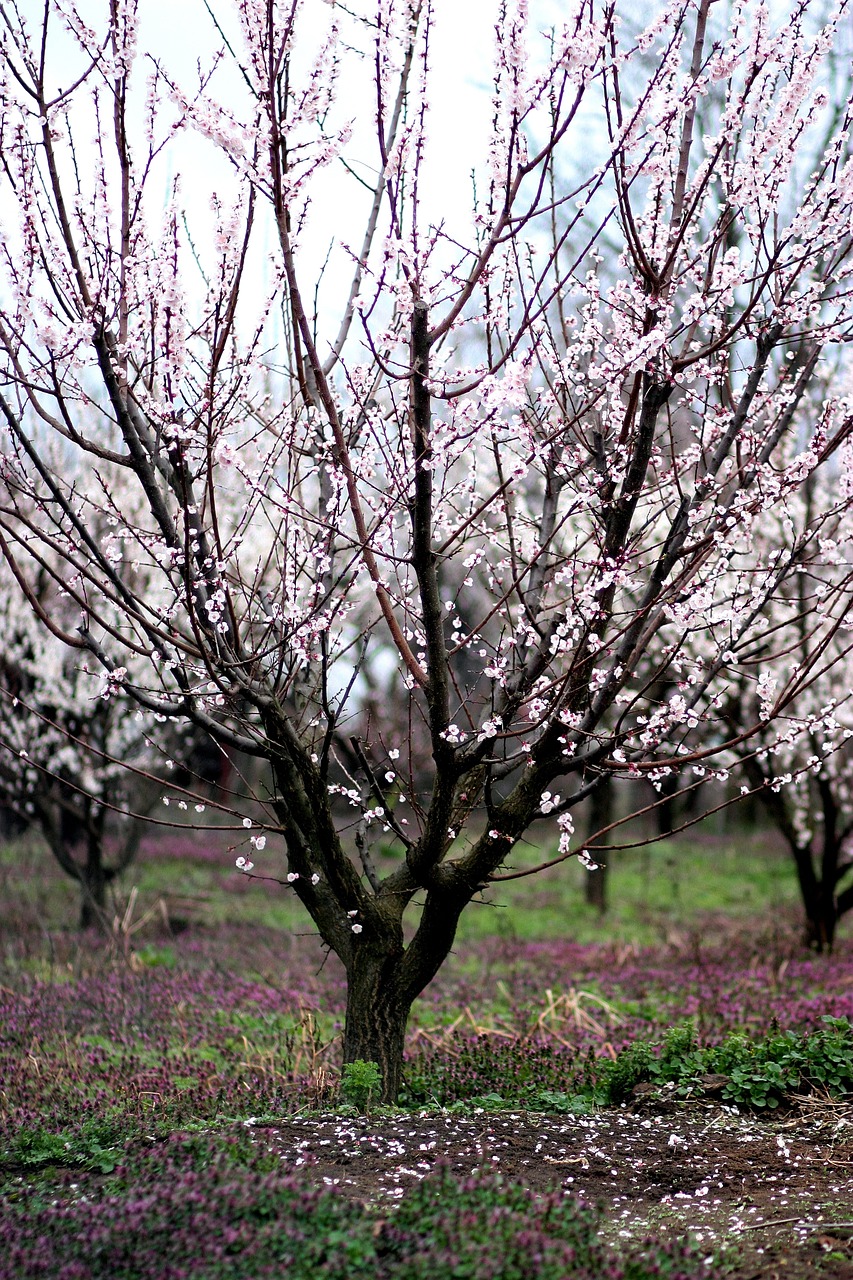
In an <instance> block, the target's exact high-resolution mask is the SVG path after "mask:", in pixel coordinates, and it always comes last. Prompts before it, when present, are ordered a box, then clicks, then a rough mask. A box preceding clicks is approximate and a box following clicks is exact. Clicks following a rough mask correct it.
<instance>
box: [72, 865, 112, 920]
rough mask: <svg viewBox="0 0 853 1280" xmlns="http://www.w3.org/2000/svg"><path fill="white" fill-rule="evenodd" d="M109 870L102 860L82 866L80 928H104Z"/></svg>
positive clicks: (80, 874)
mask: <svg viewBox="0 0 853 1280" xmlns="http://www.w3.org/2000/svg"><path fill="white" fill-rule="evenodd" d="M109 878H110V877H109V876H108V874H107V872H106V871H105V870H104V867H103V866H102V864H101V863H100V862H97V863H94V864H92V863H91V862H88V863H87V864H86V865H85V866H83V867H81V868H80V872H79V879H80V928H81V929H91V928H95V929H103V928H104V927H105V922H106V918H107V883H108V880H109Z"/></svg>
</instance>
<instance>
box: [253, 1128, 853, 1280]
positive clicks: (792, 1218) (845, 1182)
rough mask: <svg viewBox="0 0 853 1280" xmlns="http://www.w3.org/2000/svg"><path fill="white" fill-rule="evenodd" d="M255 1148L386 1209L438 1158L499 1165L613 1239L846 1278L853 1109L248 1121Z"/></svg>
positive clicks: (464, 1165) (737, 1270) (765, 1274)
mask: <svg viewBox="0 0 853 1280" xmlns="http://www.w3.org/2000/svg"><path fill="white" fill-rule="evenodd" d="M248 1126H249V1127H250V1128H251V1129H252V1131H253V1133H254V1135H255V1140H256V1142H257V1143H258V1144H259V1145H260V1146H262V1147H265V1148H267V1149H269V1150H271V1151H276V1152H279V1153H280V1154H281V1158H282V1160H284V1161H286V1162H287V1163H288V1165H289V1166H291V1167H292V1168H294V1169H295V1168H299V1167H310V1168H311V1171H312V1174H313V1176H315V1177H316V1178H318V1179H322V1180H323V1181H324V1182H325V1183H327V1184H333V1185H335V1186H336V1187H338V1188H339V1189H340V1190H341V1191H342V1192H343V1193H345V1194H347V1195H352V1196H354V1197H356V1198H358V1199H360V1200H363V1201H366V1202H369V1203H371V1204H372V1205H374V1206H376V1207H381V1206H382V1205H383V1204H388V1206H389V1210H390V1206H391V1205H392V1204H393V1202H394V1201H395V1200H397V1199H398V1198H399V1197H401V1196H402V1195H404V1194H405V1190H406V1188H407V1187H408V1186H411V1185H412V1183H413V1182H414V1181H416V1180H420V1179H422V1178H424V1177H425V1176H426V1175H427V1174H428V1173H429V1172H430V1170H431V1169H432V1168H433V1167H434V1166H435V1165H436V1164H437V1163H439V1162H441V1163H445V1164H449V1165H450V1167H451V1168H452V1169H453V1170H454V1172H456V1173H458V1174H466V1173H469V1172H471V1171H473V1170H474V1169H477V1168H482V1167H483V1166H491V1167H492V1168H494V1169H499V1170H500V1171H501V1172H502V1173H503V1174H504V1175H505V1176H506V1177H507V1178H510V1179H513V1180H518V1181H520V1182H522V1183H524V1184H525V1185H526V1186H528V1187H530V1188H532V1189H533V1190H536V1191H540V1190H541V1191H545V1190H550V1189H553V1188H555V1187H562V1188H563V1189H564V1190H565V1191H566V1192H574V1193H576V1194H577V1195H580V1196H582V1197H583V1198H584V1199H586V1200H588V1201H593V1202H596V1203H600V1204H602V1205H604V1206H605V1210H606V1221H607V1230H608V1233H609V1234H610V1236H611V1237H612V1239H613V1240H614V1241H618V1240H619V1239H623V1240H628V1239H634V1240H636V1239H642V1238H643V1237H644V1236H645V1235H646V1234H648V1233H649V1232H652V1231H654V1232H655V1233H659V1234H662V1235H668V1236H670V1237H677V1238H681V1237H684V1236H686V1235H688V1234H689V1235H691V1236H692V1237H693V1239H694V1240H695V1241H697V1242H699V1244H700V1245H703V1246H706V1247H707V1248H708V1252H709V1253H711V1252H712V1251H714V1250H717V1249H720V1248H724V1249H727V1250H729V1251H730V1260H731V1264H732V1268H733V1269H732V1270H731V1272H730V1274H731V1276H732V1277H737V1278H738V1280H809V1278H811V1277H815V1278H817V1277H822V1278H825V1280H827V1278H828V1280H851V1277H853V1107H840V1106H830V1105H827V1106H826V1107H820V1106H811V1107H805V1108H804V1110H803V1111H801V1112H800V1113H798V1114H796V1115H791V1114H789V1115H788V1116H786V1117H784V1118H780V1119H777V1120H773V1121H766V1120H758V1119H755V1118H754V1117H752V1116H744V1115H740V1114H739V1113H737V1112H736V1111H734V1110H733V1109H730V1108H726V1107H721V1106H710V1105H701V1104H691V1105H689V1106H684V1107H673V1108H672V1109H670V1110H666V1111H664V1112H661V1111H660V1110H657V1111H654V1112H649V1113H647V1114H644V1113H643V1112H642V1111H639V1112H638V1111H637V1110H632V1109H631V1108H629V1107H622V1108H614V1109H611V1110H608V1111H602V1112H600V1113H597V1114H594V1115H590V1116H563V1115H560V1116H555V1115H539V1114H532V1113H529V1112H521V1111H518V1112H505V1111H504V1112H489V1111H478V1110H476V1109H473V1110H472V1111H471V1112H470V1113H468V1114H465V1115H455V1114H448V1113H438V1114H436V1113H434V1112H423V1113H418V1114H408V1115H403V1116H400V1115H396V1116H392V1117H387V1116H359V1117H353V1118H348V1119H341V1118H340V1117H333V1116H330V1117H322V1116H320V1117H318V1116H306V1117H304V1118H300V1119H295V1120H290V1121H287V1122H283V1123H280V1124H275V1125H270V1124H267V1123H263V1124H260V1123H259V1124H253V1122H251V1121H250V1122H248Z"/></svg>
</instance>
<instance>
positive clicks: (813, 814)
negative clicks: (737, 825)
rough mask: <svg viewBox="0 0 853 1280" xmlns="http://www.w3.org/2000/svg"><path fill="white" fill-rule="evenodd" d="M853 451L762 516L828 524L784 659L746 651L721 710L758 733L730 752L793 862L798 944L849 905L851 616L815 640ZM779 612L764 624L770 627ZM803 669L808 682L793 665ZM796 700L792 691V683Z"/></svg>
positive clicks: (841, 536)
mask: <svg viewBox="0 0 853 1280" xmlns="http://www.w3.org/2000/svg"><path fill="white" fill-rule="evenodd" d="M851 463H853V457H851V453H850V447H849V445H846V446H845V447H844V449H843V450H842V453H841V457H840V459H839V467H838V470H837V471H834V472H830V473H828V474H825V475H823V476H822V477H820V479H821V481H822V483H818V482H817V478H816V479H815V482H813V483H811V484H809V485H807V486H806V487H805V488H804V491H803V492H802V494H801V495H800V501H799V503H791V504H790V505H789V507H788V510H787V511H786V513H785V519H786V522H787V525H788V527H787V528H786V529H784V530H780V529H779V528H778V525H777V522H776V520H775V519H774V516H773V515H772V514H771V515H769V516H768V517H767V520H766V526H767V527H766V528H765V529H764V530H763V531H762V532H763V536H764V537H765V538H766V539H767V540H768V542H769V543H771V544H775V545H778V543H779V541H780V539H781V538H787V539H791V538H793V539H794V540H795V539H796V538H798V537H800V536H802V530H803V528H804V527H805V526H806V525H811V526H812V527H816V526H818V525H819V524H820V523H821V519H822V517H825V519H824V520H823V524H822V528H821V536H820V544H821V555H820V558H819V559H818V560H816V561H815V562H813V563H812V564H811V565H809V566H808V567H807V568H806V567H804V568H803V571H802V572H800V573H798V574H796V575H794V576H793V577H792V578H791V579H790V580H789V583H788V592H789V594H790V597H791V603H793V604H794V607H795V609H796V619H797V623H796V629H795V635H794V637H793V638H792V641H791V643H790V645H789V647H788V649H787V650H786V652H785V653H784V654H780V653H774V651H773V647H772V646H771V645H769V644H767V642H766V641H764V640H762V638H761V637H760V636H759V637H757V638H756V643H755V647H754V650H753V652H752V653H751V654H750V655H748V656H745V662H744V666H743V668H742V672H741V678H740V680H739V681H731V682H730V683H729V686H728V699H727V703H726V710H727V716H728V718H729V722H730V724H731V726H732V727H733V728H737V727H740V726H742V725H744V724H746V723H751V722H755V721H759V722H760V723H761V725H762V727H761V730H760V731H759V733H758V734H757V735H756V737H755V739H754V740H753V741H751V742H750V743H749V744H746V743H743V744H741V745H740V746H739V748H738V751H737V753H736V758H737V759H738V762H739V765H740V769H739V772H740V774H741V776H742V777H744V778H745V780H746V785H743V786H742V788H741V789H742V791H743V792H746V791H750V792H751V793H752V795H753V796H754V797H755V799H756V800H757V801H758V802H759V803H760V805H761V807H762V809H763V811H764V813H765V814H766V815H767V817H768V818H769V819H770V821H771V822H772V824H773V825H774V826H775V827H776V829H777V830H778V831H779V832H780V834H781V835H782V836H783V838H784V840H785V843H786V844H787V846H788V849H789V850H790V853H791V855H792V857H793V859H794V864H795V866H796V870H797V882H798V884H799V888H800V896H801V899H802V904H803V909H804V913H805V940H806V942H807V944H808V945H809V946H812V947H814V948H815V949H816V950H818V951H823V950H825V949H829V950H831V949H832V944H833V940H834V938H835V932H836V929H837V926H838V922H839V920H841V918H842V917H843V916H844V915H846V914H847V912H848V911H850V910H851V909H853V882H851V873H853V757H852V756H851V747H850V740H851V739H853V707H851V697H853V694H851V690H852V689H853V665H851V664H853V641H851V620H850V618H849V617H848V618H847V619H845V620H844V623H843V625H842V628H841V629H840V630H839V631H838V632H837V633H836V634H835V635H834V636H833V637H832V639H831V642H830V643H828V644H826V645H824V644H823V643H822V639H823V636H822V628H821V621H822V619H823V618H824V617H825V615H826V612H827V607H829V608H830V609H831V608H832V607H833V606H832V604H831V601H832V599H833V597H835V595H836V593H837V592H838V591H839V590H841V591H842V592H843V590H844V584H845V583H846V579H847V574H848V565H849V557H850V548H851V545H853V541H851V533H853V529H851V525H850V519H849V513H844V516H843V517H841V516H839V514H838V513H837V511H836V510H835V495H836V494H837V493H838V491H839V490H840V491H841V492H849V491H850V467H851ZM774 619H775V613H770V614H769V615H768V617H767V619H766V630H767V631H768V632H771V631H772V627H773V624H774ZM802 670H806V671H808V672H809V675H808V677H807V679H806V680H804V681H801V680H800V672H801V671H802ZM792 687H793V688H795V689H796V696H795V697H793V698H792V697H791V696H790V695H791V689H792Z"/></svg>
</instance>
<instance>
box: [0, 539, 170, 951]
mask: <svg viewBox="0 0 853 1280" xmlns="http://www.w3.org/2000/svg"><path fill="white" fill-rule="evenodd" d="M28 567H30V568H32V569H33V572H32V574H31V581H30V585H31V587H32V589H33V592H34V597H35V601H36V603H37V607H38V609H39V610H40V611H41V612H43V613H45V614H49V616H51V618H52V619H53V620H54V622H60V621H63V620H64V622H65V624H66V625H68V626H70V627H73V626H74V625H75V622H76V621H78V620H79V610H78V609H77V608H76V607H75V606H74V604H73V602H71V601H69V600H68V599H66V598H63V596H62V595H61V593H60V592H59V591H58V590H57V587H56V583H55V582H54V581H53V579H52V577H51V575H49V574H44V573H39V572H37V571H36V570H35V567H34V566H32V565H30V566H28ZM54 572H55V573H58V569H56V568H55V569H54ZM75 615H76V616H75ZM0 630H2V634H3V651H2V654H0V805H2V806H3V809H4V810H5V811H6V813H7V814H9V815H12V816H13V817H14V819H15V820H16V822H17V825H18V827H19V829H26V828H27V827H35V828H36V829H38V830H39V831H40V832H41V833H42V835H43V837H44V839H45V842H46V843H47V845H48V848H49V849H50V851H51V853H52V854H53V855H54V857H55V858H56V860H57V862H58V864H59V866H60V867H61V868H62V870H63V871H64V872H65V873H66V874H67V875H69V876H70V877H71V878H72V879H73V880H75V881H76V882H77V884H78V885H79V888H80V917H79V919H80V927H81V928H84V929H85V928H89V927H91V926H94V927H96V928H105V927H106V925H107V919H108V917H107V910H108V900H107V894H108V888H109V886H110V885H111V884H113V882H114V881H115V879H116V877H117V876H118V875H120V873H121V872H123V871H124V870H126V869H127V867H129V866H130V864H131V862H132V861H133V859H134V858H135V857H136V854H137V852H138V849H139V843H140V837H141V835H142V832H143V826H144V819H145V818H146V816H147V815H148V814H149V813H150V810H151V809H152V807H153V806H154V804H155V803H156V802H157V801H158V800H159V797H160V794H162V779H164V778H166V777H168V776H169V773H170V770H169V767H168V766H169V764H170V761H169V759H168V756H169V755H170V754H171V755H175V756H178V757H181V756H182V755H183V754H184V753H185V752H186V751H187V749H188V747H189V746H191V742H190V739H189V735H188V733H187V729H188V726H180V725H175V724H169V725H166V726H165V727H164V726H162V725H157V724H155V723H154V722H153V719H152V717H151V716H150V715H149V713H147V712H142V711H140V709H139V708H138V707H137V706H136V705H135V704H134V703H133V701H132V700H130V699H129V698H128V697H127V695H126V693H125V692H124V690H123V689H122V688H121V687H118V688H117V689H116V691H115V694H114V695H113V696H109V697H104V696H103V685H104V675H105V673H104V672H103V670H102V668H101V667H100V665H99V664H98V663H97V662H94V661H93V660H91V659H89V660H88V661H87V655H86V654H85V653H81V652H80V651H79V650H75V649H73V648H69V647H68V646H67V645H66V644H64V643H63V642H62V640H61V639H59V638H58V637H57V636H55V635H53V634H51V632H50V631H49V630H48V628H47V627H46V626H44V625H42V623H41V621H40V619H39V617H38V615H37V614H36V612H34V611H33V610H32V609H29V608H22V599H21V589H20V587H19V585H18V583H17V582H16V581H15V578H14V577H13V576H12V574H11V573H10V572H9V567H8V564H7V563H6V562H5V561H3V562H2V563H0ZM136 662H137V667H138V662H139V659H137V660H136ZM158 779H160V780H161V781H160V782H159V784H158Z"/></svg>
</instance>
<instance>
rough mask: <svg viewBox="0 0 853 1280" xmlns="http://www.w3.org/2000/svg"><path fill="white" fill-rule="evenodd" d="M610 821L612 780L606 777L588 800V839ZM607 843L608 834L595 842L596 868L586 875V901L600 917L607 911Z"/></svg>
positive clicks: (593, 856) (594, 858)
mask: <svg viewBox="0 0 853 1280" xmlns="http://www.w3.org/2000/svg"><path fill="white" fill-rule="evenodd" d="M612 821H613V779H612V777H610V776H608V777H606V778H604V779H603V780H602V782H601V784H600V786H598V787H596V789H595V791H593V793H592V797H591V799H590V809H589V837H588V838H591V837H592V836H594V835H595V833H596V832H597V831H602V830H603V829H604V828H605V827H609V826H610V824H611V822H612ZM609 843H610V833H609V832H607V833H606V834H605V835H602V836H601V837H600V838H599V839H598V840H596V842H595V844H596V848H595V849H593V850H592V858H593V860H594V861H595V862H596V863H597V864H598V866H597V867H596V869H595V871H587V873H586V900H587V902H588V903H589V905H590V906H591V907H597V908H598V910H599V912H600V914H601V915H604V913H605V912H606V911H607V871H608V853H607V849H606V848H604V847H603V846H604V845H608V844H609Z"/></svg>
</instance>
